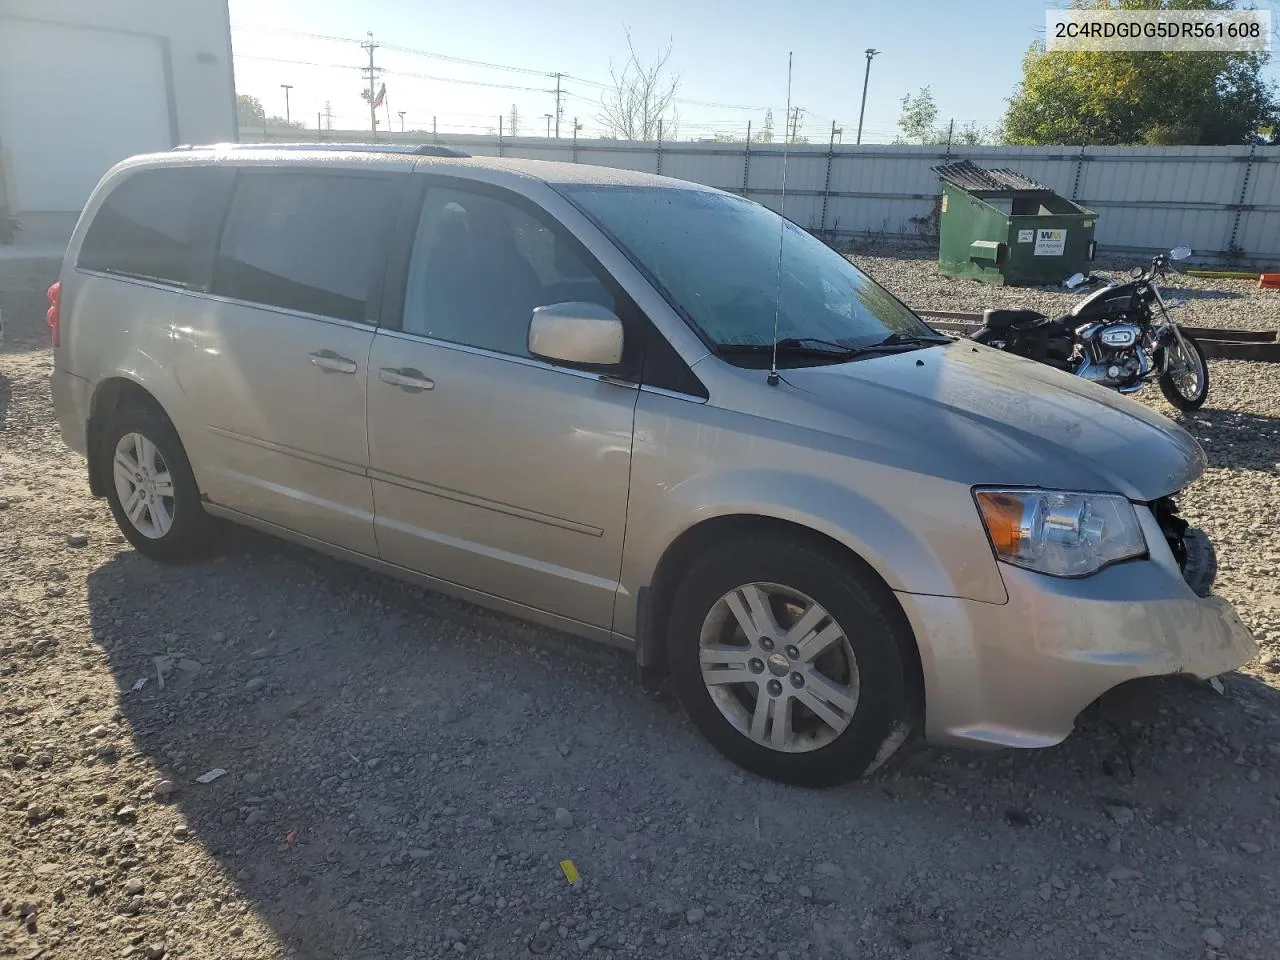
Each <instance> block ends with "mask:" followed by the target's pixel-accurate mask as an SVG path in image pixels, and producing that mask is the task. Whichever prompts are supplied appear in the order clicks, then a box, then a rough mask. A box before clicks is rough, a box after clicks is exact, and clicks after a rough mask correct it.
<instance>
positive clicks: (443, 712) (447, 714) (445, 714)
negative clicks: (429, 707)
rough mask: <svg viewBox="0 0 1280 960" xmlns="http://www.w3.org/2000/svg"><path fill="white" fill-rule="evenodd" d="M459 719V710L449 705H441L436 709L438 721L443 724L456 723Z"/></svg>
mask: <svg viewBox="0 0 1280 960" xmlns="http://www.w3.org/2000/svg"><path fill="white" fill-rule="evenodd" d="M457 719H458V711H457V710H456V709H455V708H453V707H451V706H448V705H445V706H443V707H441V708H440V709H439V710H437V711H436V723H439V724H441V725H444V724H449V723H454V722H456V721H457Z"/></svg>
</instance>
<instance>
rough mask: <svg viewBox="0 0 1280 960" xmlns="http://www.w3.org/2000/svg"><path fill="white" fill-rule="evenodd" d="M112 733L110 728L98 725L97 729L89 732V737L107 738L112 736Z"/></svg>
mask: <svg viewBox="0 0 1280 960" xmlns="http://www.w3.org/2000/svg"><path fill="white" fill-rule="evenodd" d="M110 733H111V730H110V729H109V728H108V727H104V726H103V725H102V724H98V725H97V726H96V727H94V728H93V729H92V730H90V731H89V736H91V737H105V736H108V735H110Z"/></svg>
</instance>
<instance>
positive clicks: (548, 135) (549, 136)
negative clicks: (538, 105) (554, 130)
mask: <svg viewBox="0 0 1280 960" xmlns="http://www.w3.org/2000/svg"><path fill="white" fill-rule="evenodd" d="M543 116H544V117H546V118H547V139H548V140H550V139H551V114H549V113H544V114H543Z"/></svg>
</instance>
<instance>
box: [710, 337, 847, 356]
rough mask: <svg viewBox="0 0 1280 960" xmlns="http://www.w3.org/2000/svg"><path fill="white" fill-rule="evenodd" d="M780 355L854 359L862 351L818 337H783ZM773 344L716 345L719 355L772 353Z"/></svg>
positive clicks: (779, 343)
mask: <svg viewBox="0 0 1280 960" xmlns="http://www.w3.org/2000/svg"><path fill="white" fill-rule="evenodd" d="M777 347H778V353H785V354H788V355H790V356H809V357H854V356H857V355H858V354H859V353H861V352H862V350H861V349H860V348H858V347H851V346H849V345H848V344H847V343H837V342H836V341H835V340H822V339H819V338H818V337H783V338H782V339H781V340H779V341H778V343H777ZM773 348H774V344H772V343H720V344H717V345H716V352H717V353H772V352H773Z"/></svg>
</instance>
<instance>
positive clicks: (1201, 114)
mask: <svg viewBox="0 0 1280 960" xmlns="http://www.w3.org/2000/svg"><path fill="white" fill-rule="evenodd" d="M1234 5H1235V4H1234V2H1232V0H1074V2H1073V3H1072V6H1073V7H1075V8H1076V9H1085V10H1093V9H1125V10H1189V9H1194V10H1218V9H1230V8H1232V7H1234ZM1266 63H1267V55H1266V54H1261V53H1217V52H1197V53H1182V52H1177V53H1175V52H1169V53H1163V52H1101V51H1054V52H1052V53H1050V52H1047V51H1046V50H1045V47H1044V44H1043V43H1041V42H1037V43H1035V44H1033V45H1032V47H1031V49H1030V50H1029V51H1028V52H1027V55H1026V57H1025V59H1024V60H1023V64H1022V73H1023V76H1022V83H1021V84H1019V85H1018V88H1017V89H1016V90H1015V92H1014V95H1013V96H1012V97H1011V98H1010V100H1009V109H1008V112H1007V113H1006V114H1005V118H1004V123H1003V128H1004V131H1003V132H1004V137H1005V139H1006V141H1007V142H1008V143H1012V144H1021V145H1028V146H1035V145H1040V144H1070V145H1080V146H1084V145H1096V146H1115V145H1127V144H1154V145H1162V146H1172V145H1202V146H1209V145H1216V144H1240V143H1258V142H1264V139H1265V138H1264V136H1263V135H1262V133H1261V132H1260V131H1261V130H1262V128H1264V127H1266V126H1269V125H1274V123H1275V118H1276V116H1277V113H1278V112H1280V105H1278V104H1277V101H1276V98H1275V90H1274V88H1273V86H1272V84H1271V83H1269V82H1268V81H1267V80H1266V79H1265V78H1264V77H1263V75H1262V70H1263V68H1264V67H1265V65H1266Z"/></svg>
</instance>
